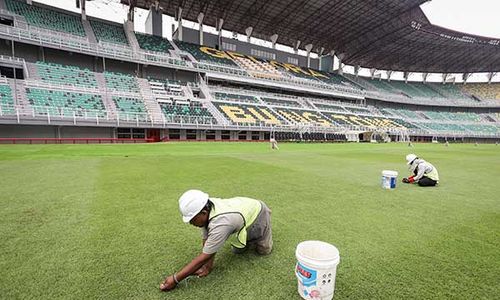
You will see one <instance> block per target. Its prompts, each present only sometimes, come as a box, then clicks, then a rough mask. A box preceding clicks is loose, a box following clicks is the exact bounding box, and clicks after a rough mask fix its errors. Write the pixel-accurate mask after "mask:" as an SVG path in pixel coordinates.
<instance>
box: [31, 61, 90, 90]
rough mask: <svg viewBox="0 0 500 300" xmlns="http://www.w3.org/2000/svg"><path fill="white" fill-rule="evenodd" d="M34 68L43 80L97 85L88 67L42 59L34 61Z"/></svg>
mask: <svg viewBox="0 0 500 300" xmlns="http://www.w3.org/2000/svg"><path fill="white" fill-rule="evenodd" d="M36 69H37V73H38V76H39V77H40V79H42V80H44V81H48V82H52V83H58V84H63V85H75V86H84V87H93V88H95V87H97V81H96V78H95V76H94V73H93V72H92V71H90V70H88V69H80V68H79V67H76V66H65V65H61V64H55V63H46V62H42V61H38V62H36Z"/></svg>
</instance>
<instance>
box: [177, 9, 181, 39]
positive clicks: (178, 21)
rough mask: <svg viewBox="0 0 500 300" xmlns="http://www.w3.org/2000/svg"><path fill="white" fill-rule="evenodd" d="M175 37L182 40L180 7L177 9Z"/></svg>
mask: <svg viewBox="0 0 500 300" xmlns="http://www.w3.org/2000/svg"><path fill="white" fill-rule="evenodd" d="M177 24H178V27H177V39H178V40H179V41H181V42H182V7H179V8H178V9H177Z"/></svg>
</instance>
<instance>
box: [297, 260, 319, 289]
mask: <svg viewBox="0 0 500 300" xmlns="http://www.w3.org/2000/svg"><path fill="white" fill-rule="evenodd" d="M295 272H296V273H297V275H298V276H299V278H300V279H301V280H302V285H304V286H312V285H316V270H312V269H309V268H308V267H305V266H304V265H302V264H301V263H300V262H298V263H297V267H296V268H295Z"/></svg>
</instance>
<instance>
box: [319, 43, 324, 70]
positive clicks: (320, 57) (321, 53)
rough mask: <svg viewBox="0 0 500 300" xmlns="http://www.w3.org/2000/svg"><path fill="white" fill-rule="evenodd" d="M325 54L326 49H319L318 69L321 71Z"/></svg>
mask: <svg viewBox="0 0 500 300" xmlns="http://www.w3.org/2000/svg"><path fill="white" fill-rule="evenodd" d="M323 52H325V48H324V47H321V48H320V49H318V57H319V59H318V69H319V70H321V61H322V60H323V59H322V58H323Z"/></svg>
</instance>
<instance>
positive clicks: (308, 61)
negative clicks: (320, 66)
mask: <svg viewBox="0 0 500 300" xmlns="http://www.w3.org/2000/svg"><path fill="white" fill-rule="evenodd" d="M305 48H306V51H307V67H308V68H310V67H311V50H312V48H313V44H307V45H306V47H305Z"/></svg>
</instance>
